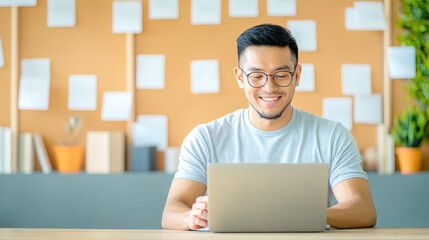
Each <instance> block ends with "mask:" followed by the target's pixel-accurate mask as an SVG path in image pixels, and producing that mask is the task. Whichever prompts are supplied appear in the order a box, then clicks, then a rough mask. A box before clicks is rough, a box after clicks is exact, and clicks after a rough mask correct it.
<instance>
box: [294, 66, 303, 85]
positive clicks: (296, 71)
mask: <svg viewBox="0 0 429 240" xmlns="http://www.w3.org/2000/svg"><path fill="white" fill-rule="evenodd" d="M301 70H302V67H301V64H298V65H296V70H295V76H296V80H295V87H298V86H299V80H301Z"/></svg>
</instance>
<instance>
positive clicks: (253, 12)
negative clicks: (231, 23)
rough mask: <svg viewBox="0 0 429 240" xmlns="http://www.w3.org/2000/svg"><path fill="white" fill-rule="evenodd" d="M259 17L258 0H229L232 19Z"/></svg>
mask: <svg viewBox="0 0 429 240" xmlns="http://www.w3.org/2000/svg"><path fill="white" fill-rule="evenodd" d="M258 15H259V4H258V0H229V16H230V17H257V16H258Z"/></svg>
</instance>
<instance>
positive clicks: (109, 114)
mask: <svg viewBox="0 0 429 240" xmlns="http://www.w3.org/2000/svg"><path fill="white" fill-rule="evenodd" d="M131 101H132V95H131V93H129V92H105V93H104V95H103V109H102V110H101V120H103V121H128V120H129V119H130V116H131Z"/></svg>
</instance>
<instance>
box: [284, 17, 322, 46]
mask: <svg viewBox="0 0 429 240" xmlns="http://www.w3.org/2000/svg"><path fill="white" fill-rule="evenodd" d="M287 27H288V28H289V30H290V31H291V33H292V36H294V37H295V39H296V42H297V44H298V50H299V51H300V52H315V51H316V50H317V33H316V22H315V21H313V20H290V21H288V22H287Z"/></svg>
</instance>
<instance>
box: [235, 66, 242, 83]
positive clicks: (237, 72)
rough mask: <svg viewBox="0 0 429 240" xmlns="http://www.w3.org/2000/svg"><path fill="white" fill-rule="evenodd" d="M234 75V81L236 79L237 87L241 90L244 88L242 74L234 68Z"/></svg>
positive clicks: (237, 68) (238, 69)
mask: <svg viewBox="0 0 429 240" xmlns="http://www.w3.org/2000/svg"><path fill="white" fill-rule="evenodd" d="M234 75H235V79H237V83H238V86H239V87H240V88H243V87H244V82H243V72H242V71H241V70H240V68H239V67H235V68H234Z"/></svg>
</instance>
